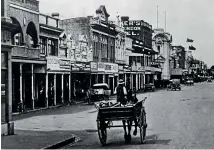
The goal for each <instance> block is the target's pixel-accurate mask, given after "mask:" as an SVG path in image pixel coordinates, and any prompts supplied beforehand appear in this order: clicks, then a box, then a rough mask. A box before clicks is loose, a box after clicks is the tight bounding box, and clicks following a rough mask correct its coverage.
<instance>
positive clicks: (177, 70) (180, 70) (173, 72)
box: [171, 68, 183, 75]
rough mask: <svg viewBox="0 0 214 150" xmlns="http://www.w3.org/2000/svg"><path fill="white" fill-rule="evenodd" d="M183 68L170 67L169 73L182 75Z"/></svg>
mask: <svg viewBox="0 0 214 150" xmlns="http://www.w3.org/2000/svg"><path fill="white" fill-rule="evenodd" d="M182 73H183V70H182V69H180V68H177V69H171V75H182Z"/></svg>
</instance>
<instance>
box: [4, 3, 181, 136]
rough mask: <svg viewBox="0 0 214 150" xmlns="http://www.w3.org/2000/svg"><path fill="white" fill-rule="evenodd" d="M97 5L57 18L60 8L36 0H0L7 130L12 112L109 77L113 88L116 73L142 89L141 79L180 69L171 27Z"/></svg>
mask: <svg viewBox="0 0 214 150" xmlns="http://www.w3.org/2000/svg"><path fill="white" fill-rule="evenodd" d="M95 12H96V15H95V16H88V17H77V18H70V19H65V20H60V17H59V14H58V13H54V14H52V15H51V16H49V15H45V14H42V13H40V12H39V1H37V0H2V16H1V17H2V19H1V22H2V26H1V27H2V30H1V35H2V37H1V48H2V51H1V53H2V57H1V59H2V60H4V61H2V65H1V66H2V67H1V73H2V76H1V87H2V95H1V96H2V98H3V100H2V105H1V107H2V112H3V113H2V118H3V119H2V126H5V130H3V131H5V133H8V134H11V133H12V132H9V130H8V129H12V128H13V123H11V117H12V113H16V112H22V111H23V110H34V109H38V108H42V107H50V106H54V105H58V104H63V103H68V102H70V101H71V100H73V99H76V98H78V99H80V96H81V95H83V94H84V91H86V90H87V89H89V88H90V87H91V86H92V85H93V84H95V83H107V84H108V85H109V88H110V89H111V91H112V94H113V91H114V89H115V87H116V86H117V85H118V81H119V79H123V80H124V81H125V85H126V87H127V88H131V89H133V88H135V89H136V90H142V89H144V85H145V84H149V83H154V82H156V81H158V80H159V81H160V80H169V79H170V78H172V76H173V75H180V72H179V71H178V72H179V73H177V72H176V70H179V69H180V68H181V67H178V66H177V65H175V64H177V63H178V60H181V59H183V57H182V58H179V59H177V58H175V57H174V56H175V55H172V50H173V46H172V35H171V34H170V33H167V32H165V31H164V30H163V29H152V26H151V25H150V24H149V23H147V22H145V21H143V20H129V17H120V16H117V17H116V18H115V21H111V20H109V16H110V15H109V14H108V12H107V10H106V8H105V6H103V5H102V6H100V7H99V8H98V9H97V10H96V11H95ZM175 48H177V49H182V47H175ZM182 51H185V50H184V49H182ZM182 51H181V52H182ZM173 63H174V64H173ZM179 63H180V65H184V64H183V63H182V61H180V62H179ZM183 69H185V67H184V68H183ZM173 71H174V74H173ZM181 74H182V73H181ZM4 112H5V113H4ZM6 127H9V128H6ZM2 133H3V132H2Z"/></svg>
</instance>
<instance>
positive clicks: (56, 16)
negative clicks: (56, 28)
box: [51, 13, 59, 19]
mask: <svg viewBox="0 0 214 150" xmlns="http://www.w3.org/2000/svg"><path fill="white" fill-rule="evenodd" d="M51 16H52V17H54V18H58V19H59V13H52V14H51Z"/></svg>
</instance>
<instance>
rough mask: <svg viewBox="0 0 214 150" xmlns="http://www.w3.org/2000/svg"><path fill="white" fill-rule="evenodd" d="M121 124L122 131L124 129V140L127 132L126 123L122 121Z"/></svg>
mask: <svg viewBox="0 0 214 150" xmlns="http://www.w3.org/2000/svg"><path fill="white" fill-rule="evenodd" d="M122 122H123V129H124V132H125V134H124V138H125V139H126V137H127V132H126V121H125V120H122Z"/></svg>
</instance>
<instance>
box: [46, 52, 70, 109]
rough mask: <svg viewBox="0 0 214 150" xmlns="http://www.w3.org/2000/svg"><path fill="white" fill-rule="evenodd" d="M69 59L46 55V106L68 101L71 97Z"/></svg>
mask: <svg viewBox="0 0 214 150" xmlns="http://www.w3.org/2000/svg"><path fill="white" fill-rule="evenodd" d="M70 69H71V64H70V60H69V59H62V58H58V57H50V56H49V57H47V74H46V84H45V85H46V92H45V93H46V106H55V105H59V104H63V103H68V102H69V101H70V97H71V82H70V79H71V76H70Z"/></svg>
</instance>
